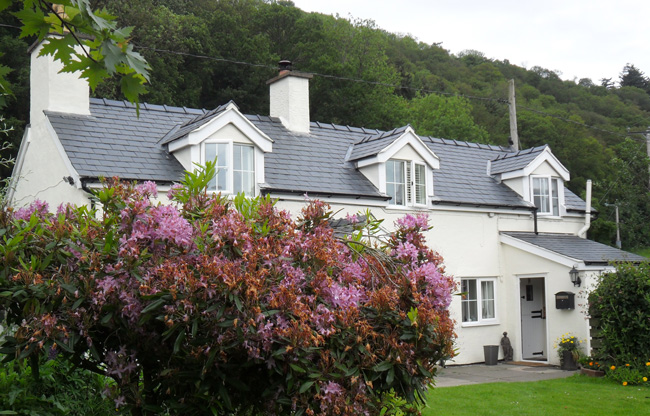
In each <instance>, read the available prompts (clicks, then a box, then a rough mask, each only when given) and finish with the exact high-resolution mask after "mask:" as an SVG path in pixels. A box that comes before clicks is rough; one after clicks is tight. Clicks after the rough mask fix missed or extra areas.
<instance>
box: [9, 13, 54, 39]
mask: <svg viewBox="0 0 650 416" xmlns="http://www.w3.org/2000/svg"><path fill="white" fill-rule="evenodd" d="M14 16H16V17H17V18H18V19H19V20H20V21H21V23H22V24H23V27H22V29H21V31H20V37H21V38H24V37H27V36H38V37H39V38H40V39H42V38H44V37H45V36H46V35H47V33H48V32H49V31H50V25H49V24H48V23H46V22H45V14H43V11H42V10H41V9H40V8H34V9H32V8H29V7H25V8H24V9H22V10H21V11H19V12H16V13H14Z"/></svg>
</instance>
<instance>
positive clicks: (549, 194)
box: [533, 176, 560, 216]
mask: <svg viewBox="0 0 650 416" xmlns="http://www.w3.org/2000/svg"><path fill="white" fill-rule="evenodd" d="M559 188H560V181H559V179H554V178H550V177H543V176H542V177H533V203H534V204H535V206H536V207H537V209H538V212H539V213H540V214H547V215H555V216H559V215H560V194H559Z"/></svg>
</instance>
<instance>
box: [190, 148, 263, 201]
mask: <svg viewBox="0 0 650 416" xmlns="http://www.w3.org/2000/svg"><path fill="white" fill-rule="evenodd" d="M219 144H226V145H227V150H226V153H227V156H228V160H227V165H226V167H227V171H226V175H227V176H226V189H224V190H218V189H208V192H214V193H217V192H221V193H222V194H230V195H235V194H237V193H239V192H241V191H238V192H235V191H234V171H235V163H234V154H235V151H234V150H235V146H242V147H249V148H251V150H252V152H253V162H252V168H253V170H252V174H253V194H252V195H246V196H256V195H257V194H258V184H257V169H259V167H258V166H257V154H256V153H257V152H256V149H255V146H253V145H252V144H247V143H238V142H233V141H225V140H209V141H205V142H203V143H202V144H201V163H202V164H203V165H205V162H206V150H205V147H206V145H219ZM219 164H221V163H220V161H219V160H217V165H219ZM249 172H250V171H249ZM217 174H218V172H217Z"/></svg>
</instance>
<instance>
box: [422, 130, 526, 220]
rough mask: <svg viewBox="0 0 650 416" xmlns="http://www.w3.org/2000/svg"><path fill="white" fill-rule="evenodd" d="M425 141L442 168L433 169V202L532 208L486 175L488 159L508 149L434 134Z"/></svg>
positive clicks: (423, 139)
mask: <svg viewBox="0 0 650 416" xmlns="http://www.w3.org/2000/svg"><path fill="white" fill-rule="evenodd" d="M422 141H423V142H424V143H425V144H426V145H427V146H429V148H430V149H431V150H432V151H433V152H434V153H435V154H436V155H437V156H438V157H439V158H440V169H439V170H434V172H433V194H434V195H435V196H434V200H433V203H434V204H457V205H465V204H471V205H475V206H500V207H510V208H523V209H530V208H532V207H533V204H531V203H530V202H527V201H524V200H523V199H522V198H521V197H520V196H519V195H518V194H517V193H516V192H515V191H513V190H512V189H510V188H509V187H508V186H507V185H504V184H502V183H499V182H498V181H497V180H496V179H494V178H493V177H491V176H488V175H487V161H488V160H492V159H494V158H496V157H497V156H499V155H501V154H503V153H504V152H507V149H506V148H503V147H500V146H492V145H487V144H477V143H469V142H461V141H456V140H446V139H438V138H434V137H423V138H422Z"/></svg>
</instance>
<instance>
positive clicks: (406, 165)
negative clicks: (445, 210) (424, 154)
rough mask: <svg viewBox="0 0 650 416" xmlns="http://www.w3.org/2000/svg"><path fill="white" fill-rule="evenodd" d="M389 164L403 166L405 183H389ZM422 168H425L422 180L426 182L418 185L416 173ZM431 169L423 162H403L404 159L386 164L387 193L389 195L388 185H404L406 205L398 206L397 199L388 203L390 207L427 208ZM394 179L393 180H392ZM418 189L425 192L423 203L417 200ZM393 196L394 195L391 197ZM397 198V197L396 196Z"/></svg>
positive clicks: (390, 160) (393, 160)
mask: <svg viewBox="0 0 650 416" xmlns="http://www.w3.org/2000/svg"><path fill="white" fill-rule="evenodd" d="M388 163H395V164H398V163H399V164H402V169H404V172H403V177H404V182H403V183H400V182H392V181H389V178H388V174H387V169H388V168H387V166H386V164H388ZM417 166H421V167H423V168H424V175H423V177H422V178H421V179H423V180H424V182H423V183H419V184H418V183H416V182H415V171H416V167H417ZM428 177H429V169H428V167H427V165H426V164H425V163H423V162H418V161H414V160H403V159H389V160H387V161H386V162H385V163H384V178H385V182H386V183H385V185H386V193H388V184H389V183H392V184H395V185H403V186H404V194H403V195H404V198H403V200H404V203H403V204H397V203H396V200H397V199H396V198H395V197H394V198H392V199H390V200H389V201H388V205H389V206H391V207H426V206H427V205H428V199H429V179H428ZM391 179H392V178H391ZM418 187H419V188H420V189H422V190H423V191H424V195H423V196H422V200H423V201H421V202H418V200H417V196H418V195H417V194H418V192H417V190H418ZM391 196H393V195H391ZM395 196H396V195H395Z"/></svg>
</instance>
